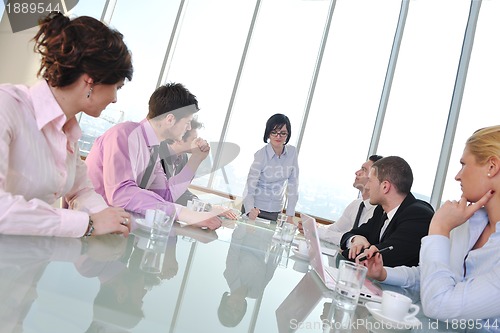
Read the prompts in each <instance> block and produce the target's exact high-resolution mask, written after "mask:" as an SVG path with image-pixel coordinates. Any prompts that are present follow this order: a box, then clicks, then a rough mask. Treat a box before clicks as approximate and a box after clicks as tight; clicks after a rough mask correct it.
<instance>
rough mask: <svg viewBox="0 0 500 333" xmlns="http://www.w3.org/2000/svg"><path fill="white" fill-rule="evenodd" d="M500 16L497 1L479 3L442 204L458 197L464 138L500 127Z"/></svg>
mask: <svg viewBox="0 0 500 333" xmlns="http://www.w3.org/2000/svg"><path fill="white" fill-rule="evenodd" d="M499 15H500V2H499V1H483V2H482V4H481V10H480V13H479V19H478V23H477V28H476V37H475V39H474V48H473V49H472V55H471V60H470V64H469V71H468V74H467V81H466V84H465V91H464V97H463V100H462V108H461V110H460V117H459V121H458V126H457V131H456V134H455V140H454V145H453V150H452V154H451V157H450V167H449V168H448V173H447V177H446V183H445V188H444V191H443V196H442V199H443V200H458V199H459V198H460V196H461V193H462V192H461V190H460V184H459V183H458V182H457V181H455V179H454V178H455V176H456V174H457V172H458V171H459V170H460V163H459V161H460V157H461V156H462V152H463V149H464V146H465V141H466V140H467V138H468V137H469V136H471V135H472V133H473V132H474V131H475V130H477V129H479V128H482V127H486V126H492V125H498V124H500V112H499V110H500V100H499V99H498V93H499V92H500V79H499V78H500V45H499V43H498V41H499V40H500V21H499V20H498V17H499Z"/></svg>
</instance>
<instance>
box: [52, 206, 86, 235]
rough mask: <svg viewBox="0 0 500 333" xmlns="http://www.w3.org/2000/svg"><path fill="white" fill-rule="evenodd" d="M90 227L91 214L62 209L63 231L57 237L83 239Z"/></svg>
mask: <svg viewBox="0 0 500 333" xmlns="http://www.w3.org/2000/svg"><path fill="white" fill-rule="evenodd" d="M88 227H89V214H87V213H85V212H80V211H77V210H72V209H61V229H60V230H59V234H58V235H57V236H63V237H82V236H83V235H84V234H85V232H86V231H87V228H88Z"/></svg>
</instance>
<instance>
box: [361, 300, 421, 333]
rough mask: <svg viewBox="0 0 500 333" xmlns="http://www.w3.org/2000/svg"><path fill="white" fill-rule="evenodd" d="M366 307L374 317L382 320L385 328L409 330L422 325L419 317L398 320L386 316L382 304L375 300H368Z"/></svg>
mask: <svg viewBox="0 0 500 333" xmlns="http://www.w3.org/2000/svg"><path fill="white" fill-rule="evenodd" d="M365 307H366V309H367V310H368V311H369V312H370V313H371V315H372V316H373V318H375V319H376V320H378V321H380V322H381V323H382V324H383V326H384V328H390V329H396V330H409V329H413V328H418V327H422V322H421V321H420V320H419V319H418V318H415V317H413V318H411V319H410V320H407V321H404V320H396V319H392V318H389V317H386V316H384V315H383V314H382V304H380V303H375V302H366V304H365Z"/></svg>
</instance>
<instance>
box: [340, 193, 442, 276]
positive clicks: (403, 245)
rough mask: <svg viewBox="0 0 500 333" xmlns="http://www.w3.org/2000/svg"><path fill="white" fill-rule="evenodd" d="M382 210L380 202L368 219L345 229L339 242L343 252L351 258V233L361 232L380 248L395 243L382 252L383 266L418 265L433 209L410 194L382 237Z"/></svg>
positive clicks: (359, 233)
mask: <svg viewBox="0 0 500 333" xmlns="http://www.w3.org/2000/svg"><path fill="white" fill-rule="evenodd" d="M383 214H384V210H383V209H382V206H377V207H376V208H375V210H374V211H373V216H372V218H371V219H369V220H368V222H366V223H365V224H363V225H361V226H360V227H359V228H354V229H352V230H351V231H348V232H346V233H345V234H344V235H343V236H342V239H341V240H340V246H341V248H342V249H343V250H344V251H343V252H342V254H343V255H344V257H346V258H348V256H349V249H347V242H348V240H349V239H350V238H351V237H352V236H355V235H361V236H364V237H366V239H368V242H370V244H371V245H375V246H376V247H377V248H379V249H382V248H384V247H387V246H391V245H392V246H394V249H393V250H392V251H388V252H385V253H384V254H383V259H384V266H389V267H395V266H403V265H404V266H417V265H418V262H419V252H420V241H421V239H422V237H424V236H426V235H427V233H428V232H429V224H430V222H431V219H432V216H433V215H434V209H433V208H432V206H431V205H429V204H428V203H427V202H425V201H422V200H418V199H416V198H415V197H414V196H413V194H411V193H410V194H408V195H407V196H406V198H405V199H404V200H403V202H402V203H401V205H400V206H399V208H398V210H397V211H396V214H395V215H394V216H393V218H392V220H391V222H390V223H389V225H388V226H387V229H386V230H385V233H384V235H383V236H382V239H381V240H379V238H380V231H381V230H382V226H383V224H384V221H382V215H383Z"/></svg>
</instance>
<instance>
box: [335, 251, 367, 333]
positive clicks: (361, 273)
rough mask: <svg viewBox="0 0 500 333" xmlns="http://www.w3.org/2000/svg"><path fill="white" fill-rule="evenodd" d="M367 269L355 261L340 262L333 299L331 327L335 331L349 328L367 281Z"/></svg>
mask: <svg viewBox="0 0 500 333" xmlns="http://www.w3.org/2000/svg"><path fill="white" fill-rule="evenodd" d="M367 270H368V269H367V268H366V267H365V266H363V265H359V264H356V263H354V262H350V261H346V260H342V261H341V262H340V263H339V271H338V276H337V280H336V282H337V283H336V285H335V293H334V296H333V299H332V310H333V315H332V322H331V327H332V328H334V330H333V331H334V332H335V331H342V330H347V329H349V327H350V325H351V322H352V320H353V317H354V312H355V310H356V306H357V305H358V299H359V293H360V291H361V288H362V287H363V284H364V283H365V277H366V272H367Z"/></svg>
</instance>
